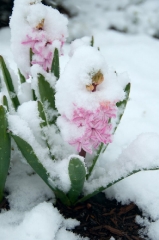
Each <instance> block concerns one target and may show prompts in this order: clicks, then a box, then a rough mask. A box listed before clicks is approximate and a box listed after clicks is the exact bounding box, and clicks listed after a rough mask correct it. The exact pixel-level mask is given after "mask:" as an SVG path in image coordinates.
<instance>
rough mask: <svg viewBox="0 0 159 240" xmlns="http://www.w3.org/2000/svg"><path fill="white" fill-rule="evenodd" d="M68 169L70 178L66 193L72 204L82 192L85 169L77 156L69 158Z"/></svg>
mask: <svg viewBox="0 0 159 240" xmlns="http://www.w3.org/2000/svg"><path fill="white" fill-rule="evenodd" d="M68 171H69V177H70V180H71V189H70V191H69V193H68V197H69V199H70V201H71V203H72V204H74V203H75V202H76V200H77V199H78V197H79V195H80V194H81V192H82V189H83V185H84V181H85V177H86V170H85V167H84V164H83V163H82V162H81V160H79V159H78V158H71V160H70V162H69V166H68Z"/></svg>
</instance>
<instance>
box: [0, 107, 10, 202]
mask: <svg viewBox="0 0 159 240" xmlns="http://www.w3.org/2000/svg"><path fill="white" fill-rule="evenodd" d="M7 125H8V123H7V117H6V109H5V108H4V107H3V106H2V105H1V106H0V129H1V130H0V202H1V201H2V199H3V192H4V186H5V182H6V178H7V174H8V169H9V164H10V154H11V140H10V136H9V134H8V133H7Z"/></svg>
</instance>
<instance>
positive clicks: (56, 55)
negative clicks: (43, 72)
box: [51, 48, 60, 79]
mask: <svg viewBox="0 0 159 240" xmlns="http://www.w3.org/2000/svg"><path fill="white" fill-rule="evenodd" d="M51 72H52V73H54V75H55V77H56V78H57V79H59V77H60V67H59V51H58V49H57V48H55V51H54V57H53V60H52V66H51Z"/></svg>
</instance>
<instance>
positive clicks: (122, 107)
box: [86, 83, 131, 179]
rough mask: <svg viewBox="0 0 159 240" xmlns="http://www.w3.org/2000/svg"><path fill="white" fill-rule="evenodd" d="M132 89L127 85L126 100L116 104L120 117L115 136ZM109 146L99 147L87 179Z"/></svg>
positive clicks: (101, 145)
mask: <svg viewBox="0 0 159 240" xmlns="http://www.w3.org/2000/svg"><path fill="white" fill-rule="evenodd" d="M130 89H131V84H130V83H128V84H127V85H126V87H125V89H124V92H125V99H124V100H123V101H120V102H118V103H117V104H116V105H117V107H118V112H119V115H118V118H117V120H116V126H115V127H114V130H113V134H114V133H115V131H116V130H117V127H118V125H119V123H120V121H121V118H122V116H123V114H124V111H125V108H126V105H127V102H128V100H129V94H130ZM108 145H109V144H106V145H104V144H103V143H101V144H100V145H99V147H98V149H97V151H96V155H95V156H94V158H93V161H92V165H91V167H90V168H89V171H88V174H87V176H86V178H87V179H88V178H89V177H90V175H91V173H92V171H93V169H94V166H95V164H96V162H97V160H98V158H99V156H100V154H101V152H102V153H104V152H105V150H106V149H107V146H108Z"/></svg>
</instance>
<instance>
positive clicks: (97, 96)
mask: <svg viewBox="0 0 159 240" xmlns="http://www.w3.org/2000/svg"><path fill="white" fill-rule="evenodd" d="M118 80H120V79H119V77H117V76H116V74H115V73H114V72H113V71H112V70H110V69H108V67H107V65H106V63H105V59H104V58H103V56H102V55H101V53H100V52H99V51H98V50H97V49H95V48H92V47H90V46H81V47H78V48H77V49H76V51H75V52H74V54H73V56H72V57H71V58H70V61H69V62H68V64H67V65H66V68H65V70H64V72H63V74H62V76H61V77H60V79H59V80H58V82H57V84H56V106H57V109H58V111H59V113H60V114H61V116H59V117H58V119H57V124H58V126H59V128H60V130H61V133H62V135H63V138H64V139H65V140H66V141H67V142H68V143H69V144H71V145H73V146H74V147H75V148H76V150H77V151H78V152H79V153H80V152H81V151H82V150H84V151H85V152H88V153H90V154H91V153H92V151H93V149H96V148H97V147H98V146H99V144H100V143H104V144H107V143H110V142H111V141H112V124H111V121H110V120H111V119H112V118H115V117H116V114H117V107H116V103H117V102H118V101H120V100H122V99H123V98H124V96H125V94H124V91H123V87H122V86H121V84H120V81H118ZM68 83H69V85H68Z"/></svg>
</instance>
